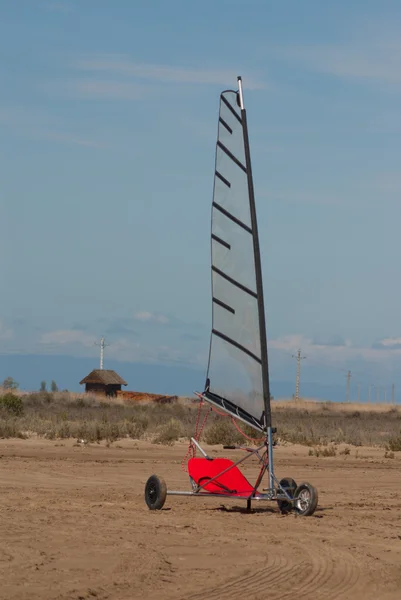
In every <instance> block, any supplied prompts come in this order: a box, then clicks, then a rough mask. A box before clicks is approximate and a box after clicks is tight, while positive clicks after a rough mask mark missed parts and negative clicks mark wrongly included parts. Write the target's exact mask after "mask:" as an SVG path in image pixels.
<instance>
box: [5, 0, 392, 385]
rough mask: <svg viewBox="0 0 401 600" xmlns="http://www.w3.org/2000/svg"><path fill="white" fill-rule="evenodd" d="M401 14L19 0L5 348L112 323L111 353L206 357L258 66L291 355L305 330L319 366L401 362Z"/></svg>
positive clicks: (371, 375)
mask: <svg viewBox="0 0 401 600" xmlns="http://www.w3.org/2000/svg"><path fill="white" fill-rule="evenodd" d="M400 26H401V5H400V3H399V2H398V1H391V0H382V1H381V2H380V3H379V2H377V1H375V2H373V1H369V0H365V1H363V2H362V0H354V2H352V3H349V2H346V1H345V0H338V1H337V2H336V3H323V2H321V1H320V0H319V1H318V0H308V2H302V3H301V2H299V1H298V0H284V1H282V2H280V3H278V2H271V1H270V0H247V2H246V3H244V2H239V1H237V0H230V1H228V0H218V1H217V0H204V1H203V2H202V3H195V2H193V3H190V2H188V1H183V0H182V1H181V0H171V1H170V2H165V0H154V1H151V0H149V1H148V2H146V3H144V2H142V3H139V2H132V0H115V1H114V2H112V3H111V2H109V1H106V0H58V1H56V0H53V1H52V0H18V2H15V1H14V0H3V2H1V3H0V56H1V60H0V90H1V94H0V208H1V225H2V227H1V231H2V235H1V237H0V276H1V281H2V284H3V285H2V291H1V300H0V352H1V353H2V354H10V353H14V354H16V353H17V354H18V353H21V354H64V355H70V356H74V357H79V356H93V357H96V356H97V354H98V348H97V347H96V346H95V345H94V342H95V341H96V340H98V341H99V339H100V337H101V335H105V336H106V340H107V342H108V343H109V344H110V345H109V346H108V347H107V348H106V357H107V356H109V357H110V358H112V359H113V360H124V361H127V360H128V361H132V362H152V363H154V364H161V365H167V364H174V365H183V367H185V366H196V367H197V368H198V367H200V368H203V367H204V368H206V362H207V356H208V351H209V334H210V326H211V291H210V209H211V200H212V186H213V170H214V152H215V142H216V133H217V115H218V97H219V94H220V92H221V91H222V89H226V88H227V87H230V88H231V87H235V84H236V76H237V75H241V76H242V77H243V83H244V94H245V102H246V107H247V112H248V125H249V135H250V142H251V153H252V163H253V174H254V185H255V193H256V201H257V213H258V222H259V233H260V244H261V251H262V264H263V275H264V289H265V302H266V313H267V334H268V344H269V352H270V368H271V376H272V377H273V379H274V378H275V377H276V378H280V379H282V378H283V377H284V378H290V379H291V378H293V377H294V375H295V361H294V359H293V358H292V354H294V353H295V352H296V350H297V349H298V348H301V349H302V352H303V355H305V356H306V357H307V358H306V360H305V361H303V364H302V368H303V369H305V371H304V372H305V373H306V374H307V376H309V377H313V378H314V379H321V380H323V381H327V382H329V381H330V382H344V381H345V375H346V372H347V370H348V369H352V370H353V373H355V378H354V379H353V381H354V380H355V381H357V380H358V381H362V382H364V383H374V384H375V383H377V384H379V383H380V384H381V385H391V383H392V382H393V381H397V377H399V376H398V372H399V371H400V367H401V304H400V301H399V298H400V296H401V244H400V242H399V237H400V235H399V232H400V223H401V203H400V201H399V198H400V194H401V170H400V151H401V141H400V134H401V118H400V114H401V113H400V108H399V106H400V98H401V63H400V55H401V39H400V36H399V30H400ZM308 369H309V371H308ZM400 384H401V380H400ZM200 385H201V384H200Z"/></svg>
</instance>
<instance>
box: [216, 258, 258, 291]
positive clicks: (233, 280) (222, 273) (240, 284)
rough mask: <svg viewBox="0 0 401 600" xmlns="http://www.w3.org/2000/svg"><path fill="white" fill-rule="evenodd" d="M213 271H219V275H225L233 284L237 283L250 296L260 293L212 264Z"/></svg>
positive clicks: (224, 277)
mask: <svg viewBox="0 0 401 600" xmlns="http://www.w3.org/2000/svg"><path fill="white" fill-rule="evenodd" d="M212 271H214V272H215V273H217V275H220V277H223V279H225V280H226V281H228V282H230V283H232V284H233V285H235V286H236V287H237V288H239V289H240V290H242V291H243V292H246V293H247V294H249V295H250V296H253V298H257V297H258V295H257V294H256V293H255V292H253V291H252V290H250V289H249V288H247V287H246V286H245V285H242V283H240V282H239V281H236V280H235V279H233V278H232V277H230V276H229V275H227V274H226V273H224V271H221V270H220V269H218V268H217V267H215V266H212Z"/></svg>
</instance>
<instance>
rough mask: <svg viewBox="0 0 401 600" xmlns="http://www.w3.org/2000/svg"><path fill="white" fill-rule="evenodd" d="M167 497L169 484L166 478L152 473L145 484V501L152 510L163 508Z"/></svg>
mask: <svg viewBox="0 0 401 600" xmlns="http://www.w3.org/2000/svg"><path fill="white" fill-rule="evenodd" d="M166 497H167V485H166V482H165V481H164V479H162V478H161V477H158V476H157V475H151V476H150V477H149V479H148V480H147V482H146V485H145V502H146V504H147V505H148V508H149V509H150V510H160V509H161V508H163V506H164V503H165V501H166Z"/></svg>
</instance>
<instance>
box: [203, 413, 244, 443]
mask: <svg viewBox="0 0 401 600" xmlns="http://www.w3.org/2000/svg"><path fill="white" fill-rule="evenodd" d="M204 437H205V442H206V443H207V444H211V445H217V444H223V446H231V445H233V444H239V443H242V442H243V441H244V438H243V436H242V435H241V434H240V433H239V431H237V430H236V429H235V427H233V425H232V423H231V421H229V420H227V419H222V420H220V421H216V422H215V423H213V425H211V426H210V427H209V429H207V430H206V432H205V436H204Z"/></svg>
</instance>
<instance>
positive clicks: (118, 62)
mask: <svg viewBox="0 0 401 600" xmlns="http://www.w3.org/2000/svg"><path fill="white" fill-rule="evenodd" d="M76 66H77V67H78V68H79V69H80V70H82V71H89V72H106V73H112V74H113V75H119V76H124V77H135V78H137V79H145V80H148V81H154V82H159V83H172V84H187V85H197V84H199V85H219V86H221V85H228V86H233V87H235V84H236V80H237V75H238V73H236V72H235V71H234V70H232V69H207V68H185V67H179V66H169V65H154V64H143V63H137V62H135V61H133V60H130V58H129V57H127V56H124V55H119V54H104V55H102V54H100V55H95V56H92V57H87V58H82V59H81V60H80V61H78V63H77V64H76ZM240 74H241V73H240ZM242 75H243V76H244V83H245V85H246V87H247V89H250V90H256V89H265V88H266V87H267V86H266V83H265V82H264V81H263V79H262V78H261V77H259V76H257V75H254V74H251V73H249V74H248V73H246V72H245V71H244V73H242Z"/></svg>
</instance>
